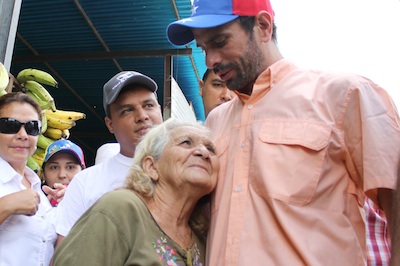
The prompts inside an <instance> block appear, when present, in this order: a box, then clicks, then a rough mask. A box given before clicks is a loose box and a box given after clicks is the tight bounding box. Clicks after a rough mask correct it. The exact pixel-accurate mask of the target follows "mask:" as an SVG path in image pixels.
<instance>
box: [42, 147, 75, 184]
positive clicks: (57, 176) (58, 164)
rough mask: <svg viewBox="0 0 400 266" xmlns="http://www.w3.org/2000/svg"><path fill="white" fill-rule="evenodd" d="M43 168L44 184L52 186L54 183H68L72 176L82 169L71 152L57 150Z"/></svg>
mask: <svg viewBox="0 0 400 266" xmlns="http://www.w3.org/2000/svg"><path fill="white" fill-rule="evenodd" d="M43 170H44V172H43V174H44V179H45V181H46V184H47V185H48V186H49V187H54V183H61V184H63V185H68V184H69V182H71V180H72V178H74V176H75V175H76V174H77V173H79V172H80V171H82V167H81V165H80V164H79V162H78V160H77V159H76V158H75V157H74V156H73V155H72V154H70V153H66V152H59V153H57V154H54V155H53V156H52V157H51V158H50V159H49V160H48V161H47V163H46V164H45V167H44V169H43Z"/></svg>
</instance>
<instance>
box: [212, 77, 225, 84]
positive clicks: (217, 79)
mask: <svg viewBox="0 0 400 266" xmlns="http://www.w3.org/2000/svg"><path fill="white" fill-rule="evenodd" d="M211 82H219V83H224V84H225V81H223V80H222V79H219V78H213V79H212V80H211Z"/></svg>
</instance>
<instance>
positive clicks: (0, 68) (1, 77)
mask: <svg viewBox="0 0 400 266" xmlns="http://www.w3.org/2000/svg"><path fill="white" fill-rule="evenodd" d="M9 82H10V77H9V76H8V71H7V69H6V67H5V66H4V65H3V64H2V63H1V62H0V96H2V95H4V94H5V93H4V94H2V93H3V91H5V90H6V89H7V87H8V83H9ZM6 93H7V92H6Z"/></svg>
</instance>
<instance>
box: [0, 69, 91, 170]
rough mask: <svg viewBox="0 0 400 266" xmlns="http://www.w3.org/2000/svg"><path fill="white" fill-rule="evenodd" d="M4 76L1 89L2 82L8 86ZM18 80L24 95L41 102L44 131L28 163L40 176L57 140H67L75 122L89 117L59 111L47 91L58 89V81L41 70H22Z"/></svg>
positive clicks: (73, 112)
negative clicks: (47, 151)
mask: <svg viewBox="0 0 400 266" xmlns="http://www.w3.org/2000/svg"><path fill="white" fill-rule="evenodd" d="M0 67H1V66H0ZM0 70H1V68H0ZM1 75H2V73H1V72H0V89H1V85H2V82H3V83H5V81H2V76H1ZM7 76H8V72H7ZM16 79H17V81H18V82H19V83H21V86H22V88H23V91H24V92H25V93H26V94H27V95H29V96H31V97H32V98H33V99H34V100H35V101H36V102H38V103H39V105H40V108H41V109H42V131H41V134H40V135H39V137H38V143H37V149H36V151H35V153H34V154H33V155H32V156H30V157H29V159H28V163H27V166H28V167H29V168H31V169H32V170H34V171H35V172H37V173H39V172H40V169H41V166H42V164H43V160H44V155H45V151H46V149H47V147H48V146H49V145H50V144H51V143H53V142H54V141H56V140H59V139H68V138H69V137H70V129H71V128H72V127H74V126H75V125H76V121H77V120H81V119H85V118H86V115H85V114H84V113H82V112H78V111H67V110H59V109H57V107H56V103H55V100H54V98H53V97H52V95H51V94H50V92H49V91H48V90H47V89H46V87H45V86H51V87H55V88H57V87H58V83H57V81H56V80H55V79H54V77H53V76H52V75H50V74H49V73H47V72H45V71H42V70H39V69H34V68H27V69H23V70H21V71H20V72H19V73H18V75H17V77H16ZM7 84H8V82H7ZM6 86H7V85H6ZM0 93H1V91H0Z"/></svg>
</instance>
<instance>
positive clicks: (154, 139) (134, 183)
mask: <svg viewBox="0 0 400 266" xmlns="http://www.w3.org/2000/svg"><path fill="white" fill-rule="evenodd" d="M185 126H192V127H196V128H198V129H200V130H202V131H204V134H210V132H211V131H210V129H208V128H207V127H205V126H204V125H202V124H201V122H186V121H182V120H179V119H176V118H170V119H168V120H166V121H165V122H163V123H162V124H159V125H157V126H155V127H154V128H152V129H151V130H150V131H149V132H148V133H147V134H146V135H145V136H144V137H143V139H142V140H141V141H140V142H139V144H138V145H137V146H136V150H135V156H134V159H133V164H132V166H131V169H130V171H129V173H128V176H127V179H126V181H125V187H126V188H128V189H131V190H133V191H135V192H136V193H137V194H139V195H141V196H142V197H152V196H153V194H154V188H155V186H156V183H154V182H153V180H152V179H151V178H150V176H149V175H148V174H147V173H145V172H144V170H143V168H142V163H143V160H144V158H146V157H147V156H151V157H153V158H154V159H155V160H158V159H160V157H161V155H162V153H163V152H164V149H165V147H166V146H167V144H168V142H169V140H170V133H171V131H172V130H173V129H175V128H178V127H185ZM209 200H210V197H209V195H206V196H204V197H203V198H201V199H200V200H199V202H198V204H197V206H196V208H195V210H194V211H193V213H192V216H191V218H190V221H189V225H190V226H191V227H192V229H193V230H194V231H197V232H198V233H199V234H200V235H204V236H205V234H206V231H207V229H208V214H206V213H205V210H204V208H205V206H206V204H207V203H208V202H209Z"/></svg>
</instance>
